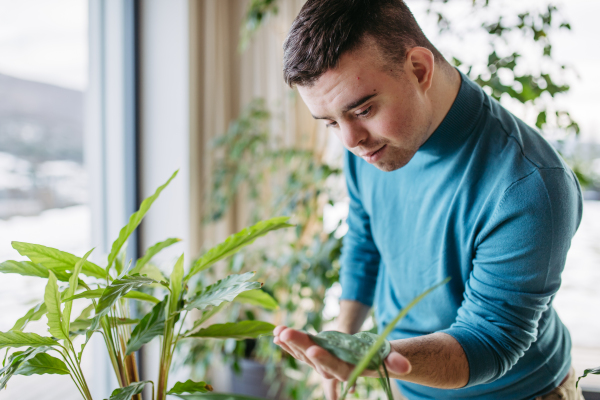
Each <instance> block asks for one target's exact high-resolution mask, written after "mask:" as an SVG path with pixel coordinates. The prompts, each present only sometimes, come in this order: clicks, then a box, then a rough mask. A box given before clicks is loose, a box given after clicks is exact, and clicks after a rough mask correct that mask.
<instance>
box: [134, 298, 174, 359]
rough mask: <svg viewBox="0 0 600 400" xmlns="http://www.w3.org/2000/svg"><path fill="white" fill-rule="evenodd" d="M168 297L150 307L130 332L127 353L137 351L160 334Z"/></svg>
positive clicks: (163, 325) (162, 329) (163, 324)
mask: <svg viewBox="0 0 600 400" xmlns="http://www.w3.org/2000/svg"><path fill="white" fill-rule="evenodd" d="M167 301H168V297H165V299H164V300H163V301H161V302H160V303H158V304H157V305H155V306H154V307H153V308H152V311H150V312H149V313H148V314H146V315H145V316H144V318H142V320H141V321H140V323H139V324H138V325H137V326H136V327H135V329H134V330H133V332H131V338H129V341H128V342H127V349H126V351H125V353H126V354H127V355H129V354H131V353H133V352H134V351H138V350H139V349H140V348H141V347H142V346H143V345H144V344H146V343H148V342H149V341H151V340H152V339H154V338H155V337H156V336H158V335H162V334H163V331H164V329H165V315H166V306H167Z"/></svg>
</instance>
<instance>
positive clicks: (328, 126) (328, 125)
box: [325, 121, 337, 128]
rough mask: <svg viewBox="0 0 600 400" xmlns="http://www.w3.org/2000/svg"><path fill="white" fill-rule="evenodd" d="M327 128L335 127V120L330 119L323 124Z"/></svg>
mask: <svg viewBox="0 0 600 400" xmlns="http://www.w3.org/2000/svg"><path fill="white" fill-rule="evenodd" d="M325 126H326V127H327V128H335V127H336V126H337V122H335V121H331V122H329V123H328V124H326V125H325Z"/></svg>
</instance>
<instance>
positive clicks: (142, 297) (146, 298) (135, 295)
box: [63, 288, 160, 304]
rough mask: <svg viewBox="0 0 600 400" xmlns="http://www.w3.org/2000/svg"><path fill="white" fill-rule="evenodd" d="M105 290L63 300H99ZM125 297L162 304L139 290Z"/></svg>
mask: <svg viewBox="0 0 600 400" xmlns="http://www.w3.org/2000/svg"><path fill="white" fill-rule="evenodd" d="M104 290H106V289H105V288H99V289H92V290H86V291H85V292H81V293H79V294H76V295H75V296H71V297H69V298H65V299H64V300H63V302H64V301H69V300H77V299H99V298H100V297H102V293H104ZM123 297H124V298H126V299H133V300H141V301H148V302H150V303H154V304H156V303H159V302H160V300H159V299H157V298H156V297H154V296H152V295H149V294H147V293H144V292H140V291H137V290H132V291H130V292H128V293H126V294H125V295H124V296H123Z"/></svg>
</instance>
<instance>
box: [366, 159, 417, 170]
mask: <svg viewBox="0 0 600 400" xmlns="http://www.w3.org/2000/svg"><path fill="white" fill-rule="evenodd" d="M411 158H412V157H411ZM411 158H409V159H408V160H392V161H390V160H381V161H378V162H376V163H374V164H371V165H373V166H374V167H375V168H377V169H378V170H380V171H383V172H392V171H395V170H397V169H400V168H402V167H404V166H405V165H406V164H408V162H409V161H410V160H411Z"/></svg>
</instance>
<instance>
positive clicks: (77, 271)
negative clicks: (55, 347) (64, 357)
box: [58, 249, 94, 334]
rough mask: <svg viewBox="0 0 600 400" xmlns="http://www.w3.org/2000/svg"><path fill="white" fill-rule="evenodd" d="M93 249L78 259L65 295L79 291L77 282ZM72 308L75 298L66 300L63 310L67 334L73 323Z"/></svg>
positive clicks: (71, 294) (64, 330) (64, 326)
mask: <svg viewBox="0 0 600 400" xmlns="http://www.w3.org/2000/svg"><path fill="white" fill-rule="evenodd" d="M92 251H94V249H91V250H90V251H88V252H87V253H86V254H85V255H84V256H83V258H82V259H81V260H79V261H77V264H75V268H74V269H73V274H72V275H71V278H70V279H69V287H68V288H67V290H65V292H64V293H63V295H64V296H65V297H71V296H73V295H74V294H75V292H76V291H77V284H78V283H79V274H80V273H81V269H82V268H83V264H84V263H85V261H86V260H87V258H88V257H89V255H90V254H92ZM61 297H62V296H61ZM58 306H59V307H60V302H59V303H58ZM72 309H73V300H67V301H65V309H64V311H63V317H62V324H63V329H62V330H63V332H65V333H67V334H68V333H69V325H70V323H71V310H72Z"/></svg>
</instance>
